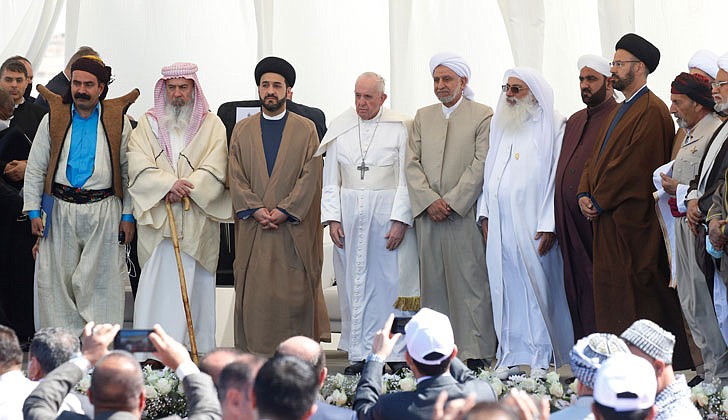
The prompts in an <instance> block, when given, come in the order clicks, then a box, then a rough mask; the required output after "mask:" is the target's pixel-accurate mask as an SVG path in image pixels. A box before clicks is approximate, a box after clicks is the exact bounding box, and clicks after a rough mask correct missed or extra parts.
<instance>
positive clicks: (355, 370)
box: [344, 360, 366, 375]
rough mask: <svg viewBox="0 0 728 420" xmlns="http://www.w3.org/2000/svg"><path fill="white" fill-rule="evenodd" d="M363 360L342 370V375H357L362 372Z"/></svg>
mask: <svg viewBox="0 0 728 420" xmlns="http://www.w3.org/2000/svg"><path fill="white" fill-rule="evenodd" d="M364 363H366V362H365V361H364V360H362V361H361V362H354V363H352V364H350V365H349V366H347V367H346V368H345V369H344V375H358V374H360V373H361V371H362V370H364Z"/></svg>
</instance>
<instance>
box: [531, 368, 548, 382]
mask: <svg viewBox="0 0 728 420" xmlns="http://www.w3.org/2000/svg"><path fill="white" fill-rule="evenodd" d="M547 373H548V370H546V369H541V368H532V369H531V377H532V378H534V379H544V378H545V377H546V374H547Z"/></svg>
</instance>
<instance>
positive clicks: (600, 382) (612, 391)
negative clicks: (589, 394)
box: [592, 353, 657, 420]
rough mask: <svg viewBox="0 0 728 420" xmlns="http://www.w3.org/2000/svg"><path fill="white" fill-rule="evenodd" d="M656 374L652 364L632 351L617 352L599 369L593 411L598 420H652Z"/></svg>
mask: <svg viewBox="0 0 728 420" xmlns="http://www.w3.org/2000/svg"><path fill="white" fill-rule="evenodd" d="M656 386H657V385H656V382H655V375H654V374H653V371H652V368H651V367H650V364H649V363H647V362H646V361H645V360H644V359H642V358H640V357H637V356H635V355H633V354H629V353H620V354H615V355H613V356H612V357H610V358H608V359H607V360H606V361H605V362H604V363H602V365H601V366H600V367H599V369H598V370H597V375H596V378H595V380H594V404H593V405H592V412H593V413H594V417H595V418H596V419H597V420H623V419H624V420H642V419H653V418H654V417H655V414H656V410H655V407H654V404H655V388H656Z"/></svg>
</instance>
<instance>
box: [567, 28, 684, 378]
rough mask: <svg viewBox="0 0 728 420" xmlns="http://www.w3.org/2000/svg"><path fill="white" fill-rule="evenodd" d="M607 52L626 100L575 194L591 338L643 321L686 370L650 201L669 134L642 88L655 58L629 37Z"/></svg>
mask: <svg viewBox="0 0 728 420" xmlns="http://www.w3.org/2000/svg"><path fill="white" fill-rule="evenodd" d="M615 50H616V51H615V53H614V58H613V60H612V67H611V72H612V79H613V86H614V89H616V90H619V91H621V92H622V93H623V94H624V96H625V98H626V100H625V101H624V102H623V103H622V104H621V105H620V106H619V107H617V108H616V109H615V110H614V111H612V114H611V115H610V117H608V118H607V120H606V121H605V124H604V125H603V126H602V129H601V131H600V133H599V135H598V137H597V138H598V140H597V142H596V145H595V148H594V151H593V153H592V156H591V157H590V158H589V159H588V160H587V163H586V166H585V168H584V172H583V174H582V177H581V182H580V183H579V193H578V195H577V197H578V199H579V207H580V208H581V211H582V214H583V215H584V217H586V218H587V220H590V221H591V222H592V228H593V231H594V247H593V250H594V265H593V268H594V271H593V272H594V313H595V316H596V324H597V325H596V326H597V331H600V332H606V333H612V334H620V333H621V332H622V331H624V330H625V329H627V327H629V326H630V325H631V324H632V322H634V321H636V320H637V319H641V318H646V319H650V320H652V321H654V322H656V323H657V324H659V325H661V326H662V327H664V328H665V329H667V330H669V331H671V332H672V333H673V334H675V337H676V340H677V345H676V346H675V359H674V364H675V366H676V368H677V369H686V368H689V367H691V366H692V361H691V359H690V352H689V349H688V345H687V338H686V335H685V330H684V326H683V325H684V324H683V319H682V316H681V313H680V309H679V307H680V303H679V301H678V298H677V294H676V293H675V291H674V290H673V289H670V288H669V287H668V284H669V282H670V269H669V265H668V259H667V252H666V250H665V244H664V242H663V240H662V232H661V230H660V223H659V221H658V218H657V213H656V212H655V201H654V199H653V197H652V193H653V191H654V186H653V184H652V172H653V171H654V170H655V169H656V168H658V167H660V166H662V165H663V164H665V163H666V162H667V161H669V160H670V156H671V150H672V142H673V139H674V135H675V126H674V125H673V122H672V119H671V118H670V113H669V111H668V110H667V106H665V104H664V103H663V102H662V101H661V100H660V98H658V97H657V96H656V95H655V94H654V93H652V92H651V91H650V90H649V89H648V88H647V76H648V75H649V74H650V73H652V72H653V71H655V69H656V68H657V64H658V63H659V58H660V52H659V50H658V49H657V48H656V47H655V46H654V45H652V44H651V43H650V42H649V41H647V40H645V39H644V38H642V37H640V36H639V35H635V34H627V35H625V36H623V37H622V38H621V39H620V40H619V42H617V44H616V46H615ZM617 307H618V308H620V310H619V311H615V310H614V308H617Z"/></svg>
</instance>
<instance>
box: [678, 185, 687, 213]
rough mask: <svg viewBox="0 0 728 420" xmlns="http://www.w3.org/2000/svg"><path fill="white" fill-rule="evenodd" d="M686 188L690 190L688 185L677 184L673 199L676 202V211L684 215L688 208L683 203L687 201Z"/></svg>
mask: <svg viewBox="0 0 728 420" xmlns="http://www.w3.org/2000/svg"><path fill="white" fill-rule="evenodd" d="M688 188H690V186H689V185H685V184H677V188H676V191H675V199H676V200H677V209H678V211H680V213H685V212H687V211H688V206H687V205H686V203H685V200H686V199H687V198H686V197H687V195H688Z"/></svg>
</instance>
